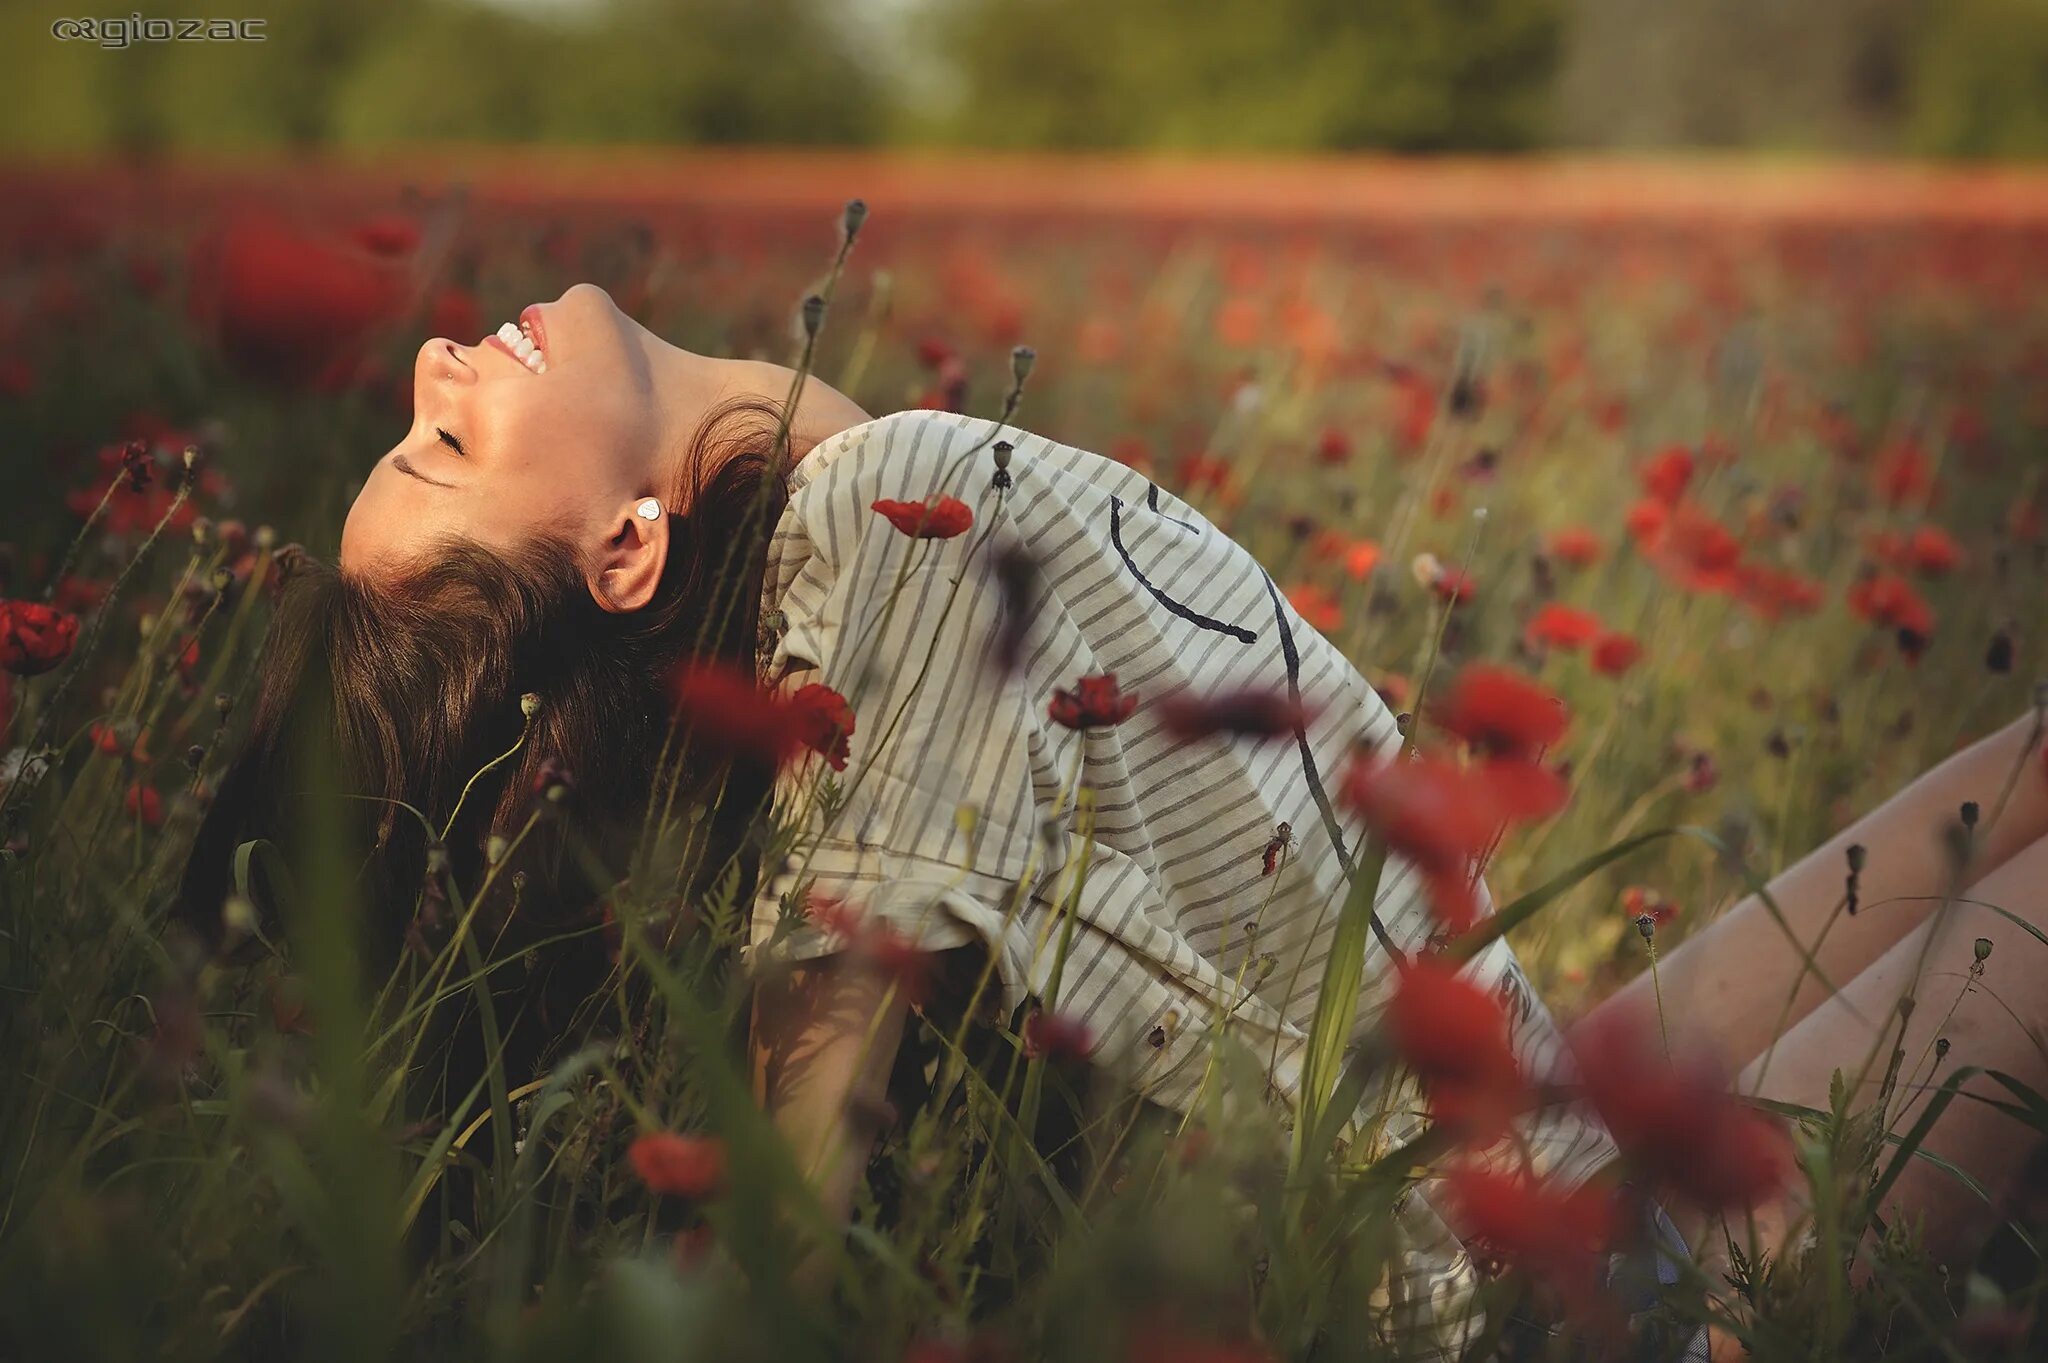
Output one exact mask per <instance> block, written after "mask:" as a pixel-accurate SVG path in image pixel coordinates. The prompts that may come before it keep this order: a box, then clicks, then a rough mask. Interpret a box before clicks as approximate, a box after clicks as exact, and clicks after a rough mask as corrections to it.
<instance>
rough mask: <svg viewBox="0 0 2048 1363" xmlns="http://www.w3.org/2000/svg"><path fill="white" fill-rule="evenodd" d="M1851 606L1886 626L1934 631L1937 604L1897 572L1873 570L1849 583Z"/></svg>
mask: <svg viewBox="0 0 2048 1363" xmlns="http://www.w3.org/2000/svg"><path fill="white" fill-rule="evenodd" d="M1848 602H1849V609H1850V610H1852V611H1854V612H1855V613H1856V614H1857V615H1859V616H1861V617H1863V618H1864V619H1865V620H1868V621H1869V622H1870V623H1871V624H1873V625H1877V626H1879V627H1880V628H1883V629H1907V630H1912V631H1913V632H1914V633H1916V634H1921V635H1928V634H1932V633H1933V632H1934V608H1933V607H1932V606H1929V605H1928V604H1927V601H1926V598H1924V597H1922V596H1921V595H1920V593H1919V592H1917V591H1915V590H1914V589H1913V584H1912V583H1910V582H1908V581H1906V579H1905V578H1903V577H1900V576H1899V575H1898V574H1897V573H1871V574H1869V575H1867V576H1865V577H1863V578H1860V579H1858V580H1857V581H1856V582H1854V583H1853V584H1851V585H1850V587H1849V593H1848Z"/></svg>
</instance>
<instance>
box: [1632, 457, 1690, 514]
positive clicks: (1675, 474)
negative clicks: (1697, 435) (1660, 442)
mask: <svg viewBox="0 0 2048 1363" xmlns="http://www.w3.org/2000/svg"><path fill="white" fill-rule="evenodd" d="M1692 471H1693V462H1692V451H1690V450H1688V449H1686V448H1685V447H1684V446H1683V445H1672V446H1670V447H1669V448H1667V449H1665V450H1663V451H1661V452H1659V453H1658V454H1657V456H1656V457H1655V458H1653V459H1651V460H1650V461H1649V463H1647V464H1645V465H1643V471H1642V478H1643V490H1644V491H1645V492H1647V493H1649V494H1650V496H1652V497H1654V498H1656V499H1657V500H1658V501H1660V502H1662V503H1664V505H1666V506H1676V505H1678V499H1679V498H1680V497H1683V496H1684V495H1685V489H1686V485H1687V484H1689V483H1691V482H1692Z"/></svg>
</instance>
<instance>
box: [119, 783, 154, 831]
mask: <svg viewBox="0 0 2048 1363" xmlns="http://www.w3.org/2000/svg"><path fill="white" fill-rule="evenodd" d="M121 808H123V809H125V810H127V811H128V813H129V815H130V816H131V817H135V818H139V819H141V820H142V822H143V823H145V824H147V825H148V826H149V827H151V828H161V827H162V826H163V822H164V801H163V797H162V796H161V795H158V794H157V793H156V789H155V787H153V786H145V785H143V784H142V783H141V782H140V781H136V782H131V783H130V784H129V787H128V793H127V795H125V796H124V797H122V800H121Z"/></svg>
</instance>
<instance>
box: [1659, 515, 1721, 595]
mask: <svg viewBox="0 0 2048 1363" xmlns="http://www.w3.org/2000/svg"><path fill="white" fill-rule="evenodd" d="M1648 552H1650V554H1651V557H1652V560H1653V561H1654V562H1655V563H1656V565H1657V567H1658V568H1659V569H1660V570H1661V571H1663V572H1664V573H1666V574H1667V575H1668V576H1670V577H1671V578H1673V579H1674V580H1676V581H1677V582H1679V583H1680V584H1681V585H1683V586H1684V587H1685V588H1686V589H1687V590H1689V591H1696V592H1721V591H1728V590H1730V589H1732V588H1733V587H1735V585H1736V583H1737V572H1736V564H1737V561H1738V560H1739V559H1740V558H1741V557H1742V541H1740V540H1738V539H1736V538H1735V535H1734V534H1733V532H1731V531H1730V530H1729V529H1728V527H1726V526H1724V525H1722V524H1721V523H1720V522H1719V521H1717V520H1715V519H1714V518H1713V517H1712V516H1710V515H1708V514H1707V513H1706V512H1705V511H1703V510H1701V509H1700V508H1699V507H1698V506H1696V505H1694V504H1693V503H1691V502H1681V503H1679V504H1678V505H1677V506H1676V507H1674V508H1672V511H1671V517H1670V519H1669V520H1668V521H1666V522H1665V524H1664V528H1663V530H1662V532H1661V533H1660V534H1659V535H1658V536H1657V537H1656V543H1655V544H1654V545H1651V546H1648Z"/></svg>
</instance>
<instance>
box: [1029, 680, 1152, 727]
mask: <svg viewBox="0 0 2048 1363" xmlns="http://www.w3.org/2000/svg"><path fill="white" fill-rule="evenodd" d="M1137 709H1138V698H1137V697H1136V696H1135V695H1125V694H1124V693H1123V692H1122V691H1121V690H1119V689H1118V687H1117V684H1116V673H1114V672H1104V673H1102V674H1101V675H1100V676H1094V677H1082V678H1081V679H1080V680H1079V681H1077V682H1075V683H1074V689H1073V690H1072V691H1068V690H1066V689H1064V688H1056V689H1055V690H1054V691H1053V693H1052V702H1051V704H1049V705H1048V706H1047V707H1046V712H1047V713H1048V714H1049V715H1051V716H1052V720H1053V722H1054V723H1055V724H1060V725H1064V726H1065V727H1067V728H1069V729H1091V728H1096V727H1098V726H1101V725H1105V724H1121V723H1123V722H1124V721H1125V720H1127V719H1129V718H1130V717H1131V716H1132V715H1133V714H1134V713H1136V711H1137Z"/></svg>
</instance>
